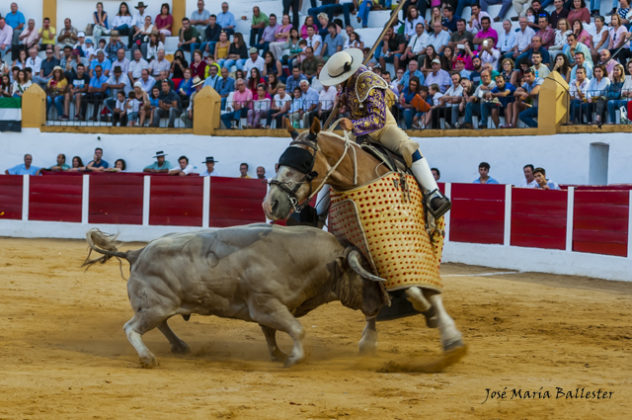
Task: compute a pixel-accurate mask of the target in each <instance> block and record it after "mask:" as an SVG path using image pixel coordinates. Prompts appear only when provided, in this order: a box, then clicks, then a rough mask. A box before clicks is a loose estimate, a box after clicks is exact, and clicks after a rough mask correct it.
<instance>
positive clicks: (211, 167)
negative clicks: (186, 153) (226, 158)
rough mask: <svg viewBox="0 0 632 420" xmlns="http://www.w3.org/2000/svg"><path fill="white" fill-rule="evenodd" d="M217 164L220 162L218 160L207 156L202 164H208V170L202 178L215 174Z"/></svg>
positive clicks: (202, 174) (203, 173)
mask: <svg viewBox="0 0 632 420" xmlns="http://www.w3.org/2000/svg"><path fill="white" fill-rule="evenodd" d="M215 162H219V161H218V160H215V159H214V158H213V156H207V157H206V160H205V161H204V162H202V163H205V164H206V170H205V171H203V172H202V173H201V174H200V176H211V174H212V173H213V171H214V170H215Z"/></svg>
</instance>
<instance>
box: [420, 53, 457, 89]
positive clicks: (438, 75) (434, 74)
mask: <svg viewBox="0 0 632 420" xmlns="http://www.w3.org/2000/svg"><path fill="white" fill-rule="evenodd" d="M434 83H436V84H437V85H439V89H440V91H441V92H442V93H443V92H445V91H446V89H447V88H449V87H450V85H451V84H452V83H451V80H450V73H448V72H447V71H445V70H443V69H442V68H441V60H439V59H438V58H435V59H434V60H432V71H430V72H428V74H427V75H426V79H425V81H424V85H425V86H428V87H430V85H432V84H434Z"/></svg>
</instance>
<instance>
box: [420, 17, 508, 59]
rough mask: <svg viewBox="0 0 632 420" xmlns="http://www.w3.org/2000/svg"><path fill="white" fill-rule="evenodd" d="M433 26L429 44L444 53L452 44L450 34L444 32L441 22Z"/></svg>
mask: <svg viewBox="0 0 632 420" xmlns="http://www.w3.org/2000/svg"><path fill="white" fill-rule="evenodd" d="M432 25H433V26H432V33H431V34H429V35H428V43H429V45H432V46H433V47H434V49H435V50H436V51H437V52H438V53H441V52H443V48H444V47H445V46H446V45H448V43H449V42H450V34H449V33H448V32H447V31H444V30H443V26H441V22H434V23H433V24H432ZM496 38H498V36H496Z"/></svg>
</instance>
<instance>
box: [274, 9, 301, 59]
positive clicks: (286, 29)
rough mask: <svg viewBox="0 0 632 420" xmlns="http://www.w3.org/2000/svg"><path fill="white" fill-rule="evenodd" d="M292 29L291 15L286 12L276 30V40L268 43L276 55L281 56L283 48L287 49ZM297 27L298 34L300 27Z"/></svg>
mask: <svg viewBox="0 0 632 420" xmlns="http://www.w3.org/2000/svg"><path fill="white" fill-rule="evenodd" d="M291 29H292V24H291V23H290V17H289V16H288V15H285V14H284V15H283V17H282V18H281V25H279V26H278V27H277V28H276V29H275V31H274V41H272V42H270V44H269V45H268V48H269V49H270V51H271V52H272V54H274V56H275V57H281V56H282V55H283V50H284V49H285V47H286V45H287V43H288V40H289V38H290V30H291ZM295 29H296V30H297V36H298V29H297V28H295Z"/></svg>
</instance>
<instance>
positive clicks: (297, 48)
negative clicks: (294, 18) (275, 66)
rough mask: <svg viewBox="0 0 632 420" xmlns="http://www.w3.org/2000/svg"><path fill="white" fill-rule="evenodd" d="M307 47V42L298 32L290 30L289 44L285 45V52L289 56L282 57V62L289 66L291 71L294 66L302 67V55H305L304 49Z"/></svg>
mask: <svg viewBox="0 0 632 420" xmlns="http://www.w3.org/2000/svg"><path fill="white" fill-rule="evenodd" d="M306 47H307V41H305V40H304V39H303V38H301V37H300V36H298V31H297V30H296V29H294V28H292V29H290V37H289V38H288V40H287V44H285V49H284V51H287V52H288V54H286V55H284V56H283V57H281V61H282V62H283V63H285V64H287V66H288V68H289V69H292V68H293V67H294V66H300V62H301V59H302V57H301V55H302V53H303V49H304V48H306Z"/></svg>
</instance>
